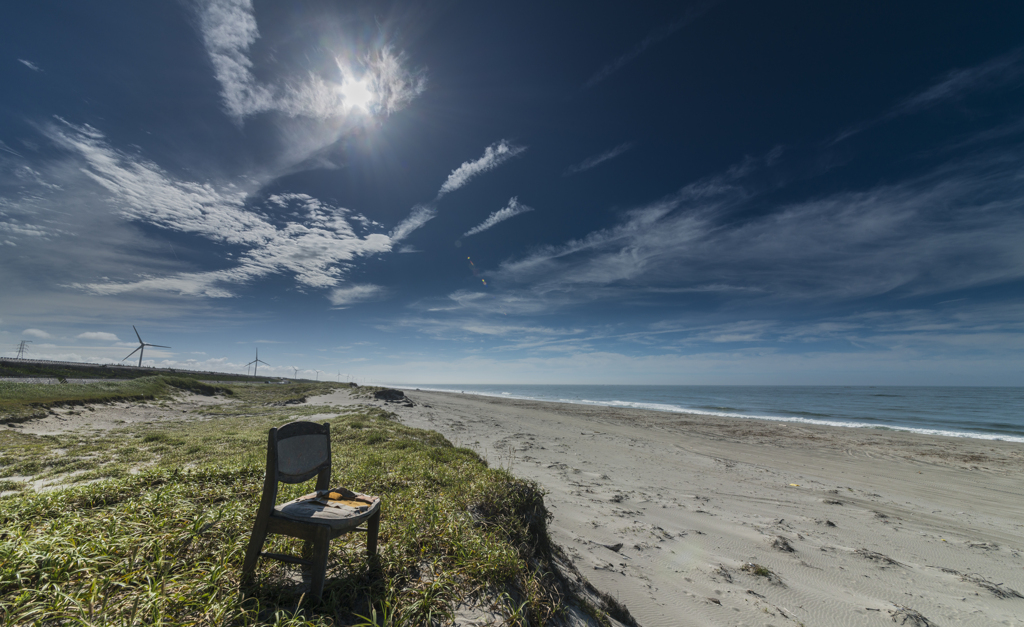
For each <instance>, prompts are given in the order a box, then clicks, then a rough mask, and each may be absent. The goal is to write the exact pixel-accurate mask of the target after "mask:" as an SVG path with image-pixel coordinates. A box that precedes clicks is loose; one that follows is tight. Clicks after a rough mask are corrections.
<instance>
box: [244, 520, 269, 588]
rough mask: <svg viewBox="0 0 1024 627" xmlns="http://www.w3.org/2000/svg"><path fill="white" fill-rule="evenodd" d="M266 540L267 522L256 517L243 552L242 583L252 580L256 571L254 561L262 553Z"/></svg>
mask: <svg viewBox="0 0 1024 627" xmlns="http://www.w3.org/2000/svg"><path fill="white" fill-rule="evenodd" d="M266 539H267V521H266V520H261V517H259V516H257V517H256V523H255V524H254V525H253V527H252V534H251V535H250V536H249V548H248V549H246V551H245V562H244V563H243V564H242V581H247V580H249V579H251V578H252V574H253V571H255V570H256V560H257V559H259V557H260V553H261V552H262V551H263V543H264V542H265V541H266Z"/></svg>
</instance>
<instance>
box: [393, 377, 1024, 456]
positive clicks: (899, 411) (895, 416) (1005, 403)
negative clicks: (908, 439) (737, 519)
mask: <svg viewBox="0 0 1024 627" xmlns="http://www.w3.org/2000/svg"><path fill="white" fill-rule="evenodd" d="M395 387H401V388H406V389H414V388H419V389H422V390H434V391H439V392H464V393H466V394H479V395H484V396H498V397H502V398H515V399H524V400H536V401H549V402H557V403H578V404H581V405H604V406H608V407H632V408H636V409H651V410H656V411H664V412H675V413H687V414H704V415H708V416H723V417H737V418H756V419H761V420H779V421H786V422H803V423H809V424H819V425H832V426H837V427H859V428H876V429H895V430H901V431H912V432H915V433H929V434H935V435H948V436H955V437H970V438H982V439H989V440H1005V441H1009V442H1022V443H1024V388H1021V387H884V386H879V387H876V386H852V387H847V386H726V385H482V384H458V383H452V384H444V385H438V384H433V385H418V384H408V383H406V384H401V385H396V386H395Z"/></svg>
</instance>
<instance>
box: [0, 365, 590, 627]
mask: <svg viewBox="0 0 1024 627" xmlns="http://www.w3.org/2000/svg"><path fill="white" fill-rule="evenodd" d="M164 384H165V385H170V384H168V383H166V382H165V383H164ZM48 387H54V386H48ZM329 387H330V386H329V385H325V384H320V385H313V384H307V385H301V384H300V385H295V386H236V387H234V388H233V392H234V396H235V398H237V399H238V400H237V402H235V403H230V404H225V405H217V406H213V407H208V408H206V409H205V410H203V411H202V412H195V413H194V414H192V415H193V418H192V419H191V420H189V421H188V422H182V423H175V424H173V425H171V426H168V425H167V423H163V424H162V425H161V426H159V427H157V426H155V425H151V426H147V427H145V428H135V429H126V430H122V431H116V432H112V433H109V434H106V435H102V436H86V435H77V434H67V435H61V436H44V437H37V436H30V435H25V434H15V433H14V432H6V433H4V435H5V436H6V435H12V436H14V437H11V438H6V437H5V438H3V439H2V442H0V483H2V482H3V481H5V480H6V481H8V482H11V479H10V478H11V477H14V476H22V477H30V478H31V479H36V478H41V477H47V476H49V477H53V476H64V477H67V479H66V481H67V483H68V485H69V486H70V487H69V488H68V489H66V490H61V491H55V492H43V493H35V492H30V491H28V490H22V491H21V492H19V493H17V494H15V495H13V496H7V497H3V498H0V625H25V624H57V623H61V624H64V623H74V624H83V625H109V624H117V625H121V624H123V625H133V624H140V623H146V624H166V625H186V624H187V625H194V624H210V625H213V624H217V625H222V624H238V625H250V624H273V625H349V624H380V625H406V624H408V625H419V624H439V623H445V622H449V621H450V620H451V619H452V618H453V612H454V611H455V609H456V608H457V606H459V604H460V603H464V602H466V601H467V600H468V601H469V602H470V604H471V605H472V604H474V603H475V604H476V605H478V606H480V607H491V608H492V609H496V610H498V613H499V614H501V615H502V616H505V617H509V618H510V619H511V620H510V622H511V623H512V624H520V625H526V624H530V625H537V624H544V623H545V622H547V621H549V620H550V619H552V618H554V617H556V616H557V615H558V614H559V612H560V611H561V607H562V605H561V601H562V599H561V598H560V596H559V595H560V592H559V590H560V588H559V586H558V585H556V584H557V577H556V576H555V575H554V574H553V573H552V572H551V565H550V563H549V561H548V560H549V559H550V554H549V552H548V545H547V532H546V528H545V523H546V516H547V513H546V510H545V509H544V506H543V500H542V494H541V492H540V491H539V490H538V488H537V486H536V485H534V484H533V483H531V482H528V481H525V480H522V479H518V478H516V477H514V476H512V475H510V474H509V473H507V472H505V471H503V470H501V469H491V468H488V467H487V465H486V463H484V462H483V461H482V460H481V459H480V458H479V457H478V456H477V455H476V453H474V452H472V451H470V450H468V449H461V448H455V447H453V446H452V445H451V444H450V443H449V442H447V441H446V440H445V439H444V438H442V437H441V436H440V435H439V434H437V433H434V432H430V431H422V430H417V429H412V428H409V427H405V426H403V425H401V424H399V423H397V422H396V421H394V420H393V419H392V416H391V415H390V414H388V413H387V412H385V411H382V410H380V409H376V408H358V409H356V410H352V409H351V408H348V409H342V408H327V407H306V406H296V405H288V404H287V403H289V402H290V401H294V400H295V399H297V398H301V397H302V396H305V395H307V394H311V393H316V392H323V391H326V390H327V389H328V388H329ZM314 413H317V414H324V413H327V414H329V415H330V417H329V418H327V419H326V422H329V423H330V424H331V432H332V445H333V459H334V469H333V477H334V480H333V483H334V484H335V485H341V486H347V487H350V488H352V489H355V490H359V491H363V492H368V493H371V494H378V495H380V496H382V498H383V500H384V516H383V521H382V528H381V537H380V543H381V544H380V560H379V563H378V564H377V565H376V566H373V567H372V568H371V567H370V566H368V564H367V562H366V559H365V553H364V551H365V549H364V544H363V538H362V535H361V534H353V535H351V536H344V537H342V538H340V539H338V540H336V541H334V542H333V543H332V544H331V556H330V562H329V563H330V570H329V572H328V582H327V586H326V589H325V591H324V600H323V602H322V603H321V604H318V605H315V606H314V605H311V604H310V603H309V602H308V601H307V600H306V599H305V598H304V597H301V593H300V591H301V589H302V587H301V585H300V584H298V583H297V577H298V574H299V570H298V567H295V566H287V565H284V564H280V563H277V562H271V561H269V560H264V561H262V563H261V566H260V568H259V569H258V571H257V573H258V577H257V580H256V581H255V582H254V583H253V584H251V585H249V586H245V587H240V583H239V575H240V569H241V563H242V558H243V555H244V551H245V546H246V542H247V541H248V538H249V532H250V530H251V526H252V521H253V517H254V514H255V510H256V505H257V504H258V502H259V497H260V490H261V483H262V477H263V470H264V468H263V466H264V461H265V452H266V433H267V429H268V428H269V427H271V426H276V425H280V424H282V423H284V422H288V421H290V420H294V419H299V418H304V417H309V416H311V415H313V414H314ZM317 421H318V422H322V421H325V420H323V419H322V418H320V417H318V418H317ZM69 473H77V474H75V475H74V476H68V475H69ZM134 473H138V474H134ZM5 477H6V479H4V478H5ZM83 477H85V478H87V479H97V478H103V480H102V481H99V482H96V483H90V484H87V485H81V484H80V483H81V480H82V478H83ZM76 481H78V482H79V484H78V485H77V486H76V484H75V482H76ZM0 487H2V486H0ZM282 488H283V494H282V495H281V499H282V500H283V499H286V498H291V497H293V496H297V495H299V494H302V493H304V492H307V491H309V490H310V489H311V488H312V482H311V483H309V484H306V485H298V486H291V487H288V486H282ZM266 550H268V551H273V552H285V553H292V554H297V553H298V552H299V551H300V546H299V543H298V542H297V541H293V540H290V539H286V538H281V537H277V536H271V540H270V541H269V542H268V546H267V547H266ZM594 613H595V614H600V612H599V611H594Z"/></svg>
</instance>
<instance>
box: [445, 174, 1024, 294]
mask: <svg viewBox="0 0 1024 627" xmlns="http://www.w3.org/2000/svg"><path fill="white" fill-rule="evenodd" d="M1017 164H1018V162H1017V160H1016V159H1015V158H1012V157H1009V156H1007V155H1002V154H989V155H987V156H985V157H983V158H978V159H975V160H972V161H966V162H960V163H952V164H949V165H948V166H946V167H943V168H940V169H937V170H935V171H934V172H932V173H931V174H929V175H927V176H922V177H919V178H917V179H913V180H908V181H904V182H901V183H898V184H893V185H884V186H878V187H874V188H869V189H867V190H864V191H859V192H843V193H838V194H833V195H831V196H827V197H823V198H817V199H812V200H808V201H804V202H799V203H792V204H789V205H783V206H777V207H775V208H773V209H771V210H769V211H765V210H764V208H763V207H762V208H759V213H758V214H755V215H753V216H751V217H746V218H743V217H739V216H742V214H743V212H745V211H746V210H747V209H749V208H750V207H751V206H752V205H753V204H756V203H759V202H762V197H761V196H760V195H759V194H758V192H757V190H756V189H749V188H745V187H743V186H740V185H738V184H737V183H736V182H735V181H734V179H731V178H730V176H731V175H729V176H725V177H718V178H715V179H710V180H707V181H701V182H698V183H695V184H693V185H689V186H687V187H685V188H683V189H682V190H680V192H678V193H676V194H673V195H671V196H668V197H666V198H663V199H661V200H659V201H657V202H655V203H652V204H650V205H648V206H644V207H640V208H638V209H635V210H633V211H630V212H628V213H627V214H625V215H624V216H623V219H622V220H621V222H620V223H619V224H617V225H616V226H613V227H611V228H608V229H603V230H600V231H595V232H592V233H590V234H589V235H587V236H586V237H583V238H581V239H578V240H571V241H569V242H566V243H564V244H562V245H560V246H550V247H545V248H541V249H539V250H537V251H535V252H533V253H531V254H529V255H526V256H524V257H520V258H518V259H513V260H509V261H507V262H505V263H503V264H502V265H501V266H499V268H498V269H497V270H495V271H493V272H492V273H490V274H491V275H493V276H494V277H495V278H497V279H499V280H500V281H501V284H502V285H505V286H513V285H515V284H516V283H518V284H519V285H521V286H522V288H521V289H518V290H517V289H509V290H507V291H505V292H504V293H502V294H500V295H495V296H493V297H491V298H488V299H486V300H485V301H480V300H475V299H472V298H468V297H467V295H466V294H463V293H457V294H453V295H452V298H453V299H455V300H456V302H458V303H459V304H460V305H462V306H463V307H467V308H471V309H476V310H481V311H483V310H494V309H496V308H498V307H506V306H507V307H508V308H509V310H510V312H511V311H518V312H521V313H525V312H529V311H543V310H545V309H548V310H550V308H554V307H559V306H563V305H571V304H578V303H581V302H591V301H594V300H602V299H604V300H608V299H620V300H621V299H623V298H625V297H627V296H630V295H631V296H633V297H640V296H641V295H643V294H648V293H652V292H654V293H660V292H662V291H664V290H666V289H671V290H675V291H681V290H685V291H693V292H696V291H705V292H714V291H717V292H723V293H726V292H727V293H729V297H730V298H732V299H736V298H748V299H749V298H758V299H765V298H770V299H773V300H779V301H787V300H797V301H806V300H807V299H815V300H816V301H819V302H829V301H836V300H843V299H855V298H863V297H870V296H878V295H882V294H893V293H895V294H902V295H914V294H917V295H921V294H935V293H942V292H948V291H954V290H959V289H966V288H970V287H975V286H980V285H987V284H997V283H1001V282H1007V281H1014V280H1020V279H1021V278H1024V248H1022V247H1021V246H1020V242H1021V241H1024V216H1022V215H1021V214H1020V213H1019V211H1017V210H1016V208H1017V207H1019V206H1020V202H1021V199H1022V198H1024V184H1022V182H1021V179H1020V176H1019V169H1018V165H1017ZM759 207H760V206H759ZM485 276H486V275H485ZM488 282H490V280H489V281H488Z"/></svg>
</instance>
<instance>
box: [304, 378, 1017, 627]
mask: <svg viewBox="0 0 1024 627" xmlns="http://www.w3.org/2000/svg"><path fill="white" fill-rule="evenodd" d="M408 396H409V397H410V398H411V399H412V400H413V401H414V402H415V406H413V407H404V406H402V405H398V404H389V405H388V407H389V409H391V410H392V411H394V412H395V413H397V414H398V415H399V416H400V417H401V419H402V420H403V421H405V422H407V423H408V424H410V425H413V426H417V427H423V428H429V429H435V430H437V431H440V432H441V433H442V434H444V435H445V436H446V437H447V438H448V439H449V440H451V441H452V442H454V443H456V444H457V445H460V446H466V447H470V448H473V449H475V450H477V451H479V452H480V453H481V454H482V455H484V456H485V457H486V458H487V459H488V460H489V461H490V463H491V464H492V465H500V466H503V467H506V468H511V470H512V471H513V472H514V473H516V474H518V475H521V476H526V477H530V478H532V479H535V480H536V481H538V482H539V483H540V484H542V485H543V486H544V487H545V488H546V489H547V490H548V491H549V494H548V496H547V498H546V502H547V504H548V506H549V509H550V510H551V511H552V512H553V513H554V520H553V521H552V524H551V529H552V535H553V537H554V539H555V540H556V541H557V542H558V543H560V544H561V545H562V546H563V547H565V548H566V549H567V551H568V552H569V553H570V554H571V556H572V557H573V559H574V560H575V562H576V565H577V566H578V567H579V569H580V570H581V571H582V572H583V573H584V574H585V575H586V576H587V577H588V578H589V579H590V580H591V581H592V582H593V583H594V584H595V585H596V586H597V587H598V588H600V589H603V590H605V591H606V592H608V593H610V594H612V595H613V596H617V597H618V598H619V600H620V601H622V602H623V603H625V604H626V605H627V606H628V607H629V609H630V611H631V612H632V613H633V615H634V616H635V617H636V618H637V619H638V620H639V622H640V623H641V624H642V625H644V626H645V627H659V626H663V625H775V626H777V627H779V626H782V625H800V624H803V625H837V626H842V625H892V624H893V623H894V622H895V623H896V624H901V625H1017V624H1021V621H1024V597H1022V596H1021V595H1022V594H1024V555H1022V553H1024V498H1022V496H1024V483H1022V479H1024V446H1022V445H1020V444H1012V443H1004V442H989V441H981V440H971V439H965V438H945V437H937V436H923V435H917V434H910V433H901V432H892V431H879V430H867V429H846V428H839V427H816V426H809V425H794V424H787V423H778V422H769V421H759V420H744V419H725V418H710V417H706V416H694V415H678V414H665V413H658V412H649V411H642V410H622V409H613V408H603V407H590V406H581V405H567V404H554V403H540V402H528V401H519V400H510V399H498V398H489V397H480V396H471V395H462V394H444V393H433V392H416V391H412V392H409V393H408ZM310 402H315V403H331V404H346V403H350V402H355V400H354V399H348V398H347V393H345V392H341V393H339V394H337V395H332V396H331V397H320V398H317V399H311V401H310ZM359 402H365V401H359Z"/></svg>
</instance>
